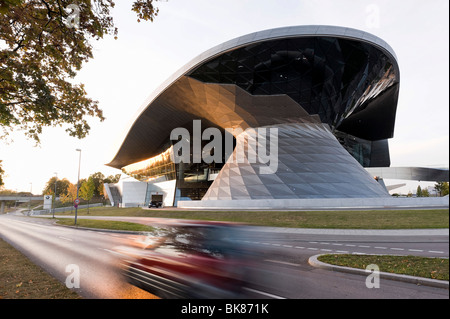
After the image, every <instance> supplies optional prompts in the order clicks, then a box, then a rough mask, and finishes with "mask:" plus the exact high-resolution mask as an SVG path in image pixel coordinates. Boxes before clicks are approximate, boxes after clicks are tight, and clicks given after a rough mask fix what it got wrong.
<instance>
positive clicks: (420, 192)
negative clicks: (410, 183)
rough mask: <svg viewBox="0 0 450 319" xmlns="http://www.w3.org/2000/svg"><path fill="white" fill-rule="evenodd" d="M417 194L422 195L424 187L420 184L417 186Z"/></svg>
mask: <svg viewBox="0 0 450 319" xmlns="http://www.w3.org/2000/svg"><path fill="white" fill-rule="evenodd" d="M416 196H417V197H422V188H421V187H420V185H419V186H417V191H416Z"/></svg>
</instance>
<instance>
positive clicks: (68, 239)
mask: <svg viewBox="0 0 450 319" xmlns="http://www.w3.org/2000/svg"><path fill="white" fill-rule="evenodd" d="M58 238H60V239H64V240H67V241H73V240H72V239H70V238H66V237H62V236H58Z"/></svg>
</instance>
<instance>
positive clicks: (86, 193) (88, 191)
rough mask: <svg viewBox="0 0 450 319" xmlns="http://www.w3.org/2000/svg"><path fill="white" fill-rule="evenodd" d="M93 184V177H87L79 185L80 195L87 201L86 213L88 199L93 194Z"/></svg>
mask: <svg viewBox="0 0 450 319" xmlns="http://www.w3.org/2000/svg"><path fill="white" fill-rule="evenodd" d="M94 190H95V184H94V179H93V178H92V177H89V178H88V180H87V181H85V182H83V184H81V187H80V197H81V198H82V199H84V200H86V201H87V202H88V214H89V201H90V200H91V199H92V197H93V196H94Z"/></svg>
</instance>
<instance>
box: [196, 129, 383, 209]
mask: <svg viewBox="0 0 450 319" xmlns="http://www.w3.org/2000/svg"><path fill="white" fill-rule="evenodd" d="M271 127H272V126H269V127H265V129H270V128H271ZM272 128H274V127H272ZM276 129H277V131H278V140H279V141H280V142H282V141H283V142H286V143H278V150H281V149H284V150H286V151H287V152H290V153H289V154H290V155H289V156H286V157H284V156H278V157H277V158H276V160H277V164H276V170H274V171H273V172H270V173H263V172H262V171H261V168H262V167H265V166H268V165H272V164H273V163H270V164H269V163H267V164H261V163H259V162H257V161H249V158H251V155H254V154H250V153H245V154H244V155H245V159H244V160H243V162H238V161H237V159H238V158H240V157H239V155H238V154H236V152H237V150H238V149H239V147H240V145H239V144H244V146H243V149H247V147H246V145H247V144H248V138H247V136H246V132H245V131H244V132H243V133H242V134H241V135H239V136H237V146H236V148H235V152H234V154H233V156H231V157H230V158H229V159H228V161H227V163H226V164H225V166H224V167H223V168H222V170H221V171H220V173H219V175H218V176H217V178H216V179H215V181H214V182H213V184H212V185H211V187H210V188H209V189H208V191H207V193H206V194H205V196H204V197H203V198H202V200H226V199H261V198H266V199H283V198H286V199H288V198H317V197H323V198H351V197H354V198H357V197H388V196H389V194H388V192H387V191H386V189H384V188H383V187H382V186H381V185H379V184H378V182H377V181H376V180H375V179H374V178H373V177H372V176H371V175H370V174H369V173H368V172H367V171H365V170H364V168H363V167H362V166H361V165H360V164H359V163H358V162H357V161H356V160H355V159H354V158H353V157H351V156H350V154H348V153H347V152H345V150H344V152H343V148H342V146H341V145H340V144H339V142H338V141H337V140H336V138H335V137H334V136H333V135H332V133H331V131H330V130H329V128H328V125H326V124H313V125H312V124H281V125H277V126H276ZM293 136H296V137H298V138H293ZM311 141H314V145H316V147H314V148H312V147H309V145H310V142H311ZM321 146H324V147H321ZM248 152H252V151H251V148H250V150H249V151H248ZM325 155H327V156H331V157H335V162H334V164H333V165H330V163H329V161H328V160H327V158H328V157H327V156H325ZM240 159H241V160H242V158H240ZM222 194H225V195H224V196H222Z"/></svg>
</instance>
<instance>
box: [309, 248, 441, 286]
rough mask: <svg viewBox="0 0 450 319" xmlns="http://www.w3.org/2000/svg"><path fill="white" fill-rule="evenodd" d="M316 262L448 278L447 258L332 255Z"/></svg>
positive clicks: (431, 277) (322, 257)
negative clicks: (374, 266) (370, 266)
mask: <svg viewBox="0 0 450 319" xmlns="http://www.w3.org/2000/svg"><path fill="white" fill-rule="evenodd" d="M318 260H319V261H322V262H324V263H328V264H332V265H337V266H345V267H351V268H359V269H366V267H367V266H368V265H370V264H375V265H377V266H378V267H379V269H380V271H381V272H388V273H395V274H402V275H409V276H417V277H423V278H429V279H438V280H447V281H448V278H449V263H448V259H447V258H426V257H417V256H385V255H381V256H379V255H378V256H377V255H349V254H342V255H341V254H334V255H323V256H319V257H318Z"/></svg>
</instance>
